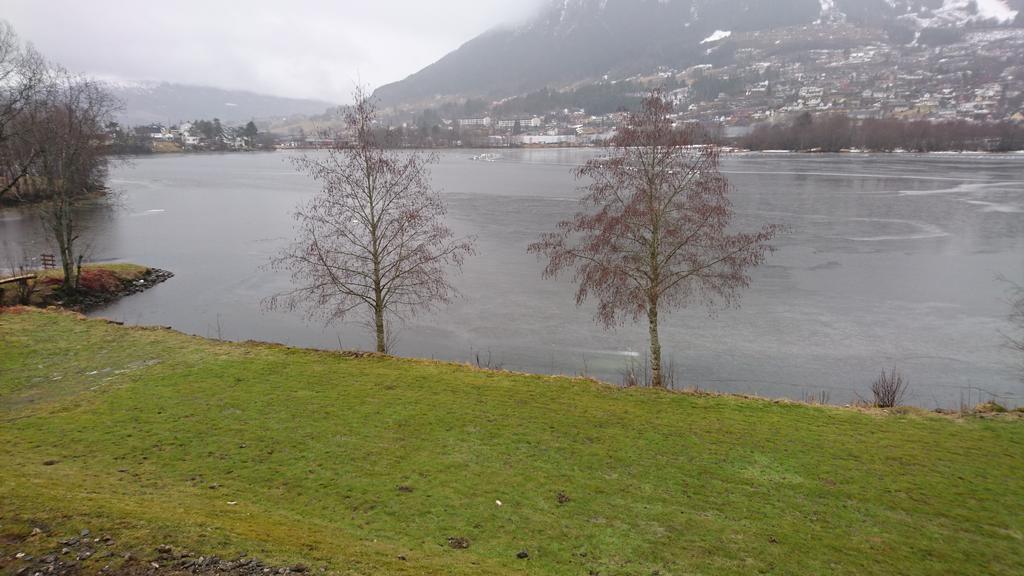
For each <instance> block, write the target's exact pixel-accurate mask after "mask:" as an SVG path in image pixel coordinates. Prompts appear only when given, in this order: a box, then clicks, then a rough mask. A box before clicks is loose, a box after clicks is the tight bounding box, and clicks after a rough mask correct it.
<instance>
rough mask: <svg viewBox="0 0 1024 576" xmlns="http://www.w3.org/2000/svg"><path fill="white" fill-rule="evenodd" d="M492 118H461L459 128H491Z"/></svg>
mask: <svg viewBox="0 0 1024 576" xmlns="http://www.w3.org/2000/svg"><path fill="white" fill-rule="evenodd" d="M490 125H491V117H490V116H484V117H483V118H460V119H459V127H462V126H490Z"/></svg>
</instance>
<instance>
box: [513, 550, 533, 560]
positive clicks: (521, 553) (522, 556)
mask: <svg viewBox="0 0 1024 576" xmlns="http://www.w3.org/2000/svg"><path fill="white" fill-rule="evenodd" d="M529 557H530V553H529V552H527V551H526V550H520V551H519V554H516V558H519V559H520V560H526V559H527V558H529Z"/></svg>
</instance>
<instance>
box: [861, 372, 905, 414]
mask: <svg viewBox="0 0 1024 576" xmlns="http://www.w3.org/2000/svg"><path fill="white" fill-rule="evenodd" d="M909 387H910V380H905V379H904V378H903V374H902V373H900V372H899V371H898V370H896V368H893V369H892V370H891V371H889V372H888V373H887V372H886V371H885V370H882V374H881V375H880V376H879V377H878V379H876V380H875V381H874V383H872V384H871V395H872V396H873V397H874V403H875V406H876V407H878V408H895V407H896V406H899V405H900V404H903V397H904V396H906V394H907V389H908V388H909Z"/></svg>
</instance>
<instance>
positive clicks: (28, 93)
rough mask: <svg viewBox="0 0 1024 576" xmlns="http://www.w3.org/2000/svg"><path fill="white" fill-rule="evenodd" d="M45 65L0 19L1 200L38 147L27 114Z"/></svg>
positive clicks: (15, 185) (42, 80)
mask: <svg viewBox="0 0 1024 576" xmlns="http://www.w3.org/2000/svg"><path fill="white" fill-rule="evenodd" d="M45 76H46V64H45V62H44V61H43V58H42V57H41V56H40V55H39V54H38V53H37V52H36V51H35V50H34V49H33V48H31V47H30V46H25V45H23V44H22V42H21V40H20V39H19V38H18V36H17V34H15V32H14V29H13V28H12V27H11V25H10V24H8V23H7V22H5V21H2V20H0V200H2V199H3V198H4V196H5V195H7V194H9V193H13V194H17V190H18V185H19V183H21V181H22V180H23V179H24V178H25V177H27V176H28V174H29V170H30V168H31V166H32V164H33V162H34V161H35V160H36V158H37V155H38V149H37V148H36V147H34V146H32V145H31V143H30V142H28V141H27V139H26V137H27V135H28V134H27V130H26V128H27V123H26V122H25V121H24V115H25V111H26V109H27V108H29V107H30V106H32V105H33V104H34V103H35V101H36V100H37V99H38V98H39V96H40V92H41V91H42V90H43V87H44V84H45Z"/></svg>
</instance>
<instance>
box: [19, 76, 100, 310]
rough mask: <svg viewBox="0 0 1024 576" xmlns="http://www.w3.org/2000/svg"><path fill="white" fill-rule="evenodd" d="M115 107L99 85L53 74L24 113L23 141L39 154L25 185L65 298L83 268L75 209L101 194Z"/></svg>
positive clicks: (74, 77) (76, 77)
mask: <svg viewBox="0 0 1024 576" xmlns="http://www.w3.org/2000/svg"><path fill="white" fill-rule="evenodd" d="M117 106H118V102H117V100H116V99H115V98H114V97H113V96H111V95H110V93H109V92H107V91H106V90H105V89H104V88H103V87H102V86H101V85H100V84H99V83H97V82H95V81H93V80H90V79H87V78H83V77H80V76H77V75H75V74H72V73H70V72H67V71H66V70H63V69H60V68H54V69H51V70H50V72H49V73H48V75H47V79H46V84H45V87H44V90H43V94H42V95H41V96H40V97H39V98H37V99H36V100H35V101H34V102H33V103H32V105H31V106H30V107H29V108H28V110H27V111H26V113H25V118H26V121H27V122H28V128H27V130H28V131H29V132H30V134H29V136H28V138H29V140H30V141H31V142H32V143H33V146H34V147H35V148H36V150H37V151H38V152H37V158H36V159H35V161H34V162H33V164H32V167H31V169H30V175H31V178H30V180H29V183H28V185H29V187H30V188H32V189H38V191H39V194H37V195H38V196H41V197H42V198H44V199H45V200H44V201H43V202H41V203H40V204H39V206H38V213H39V216H40V218H41V220H42V222H43V224H44V226H45V227H46V229H47V230H49V231H50V233H51V235H52V236H51V237H52V239H53V240H54V242H55V243H56V245H57V249H58V251H59V253H60V257H61V263H62V266H63V271H64V284H63V286H62V288H63V289H64V290H65V291H66V292H68V293H70V292H72V291H74V290H76V289H77V288H78V278H79V273H80V271H81V265H82V254H81V252H80V250H78V249H77V246H76V242H77V241H78V239H79V237H80V235H81V232H82V230H81V226H80V224H79V221H78V219H77V209H76V208H77V207H78V206H79V205H80V203H81V202H82V201H83V200H84V199H86V198H89V197H90V196H91V195H93V194H95V193H97V192H100V191H102V190H103V189H104V185H105V180H106V176H107V168H108V165H109V156H108V155H107V154H106V135H105V132H104V127H105V126H106V125H107V123H108V122H109V121H110V119H111V117H112V114H113V112H114V111H115V110H116V109H117Z"/></svg>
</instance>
